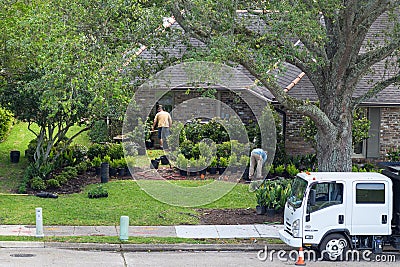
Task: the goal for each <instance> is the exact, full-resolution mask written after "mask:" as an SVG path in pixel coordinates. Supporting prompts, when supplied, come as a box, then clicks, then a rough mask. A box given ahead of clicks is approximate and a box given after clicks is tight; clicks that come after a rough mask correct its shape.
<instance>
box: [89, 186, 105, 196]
mask: <svg viewBox="0 0 400 267" xmlns="http://www.w3.org/2000/svg"><path fill="white" fill-rule="evenodd" d="M88 197H89V198H100V197H108V191H107V189H106V188H105V187H103V186H101V185H98V186H97V187H95V188H92V189H90V190H89V191H88Z"/></svg>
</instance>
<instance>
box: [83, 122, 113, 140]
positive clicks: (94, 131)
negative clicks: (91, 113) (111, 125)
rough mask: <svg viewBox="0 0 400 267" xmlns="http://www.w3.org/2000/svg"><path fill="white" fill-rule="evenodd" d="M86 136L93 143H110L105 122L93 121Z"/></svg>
mask: <svg viewBox="0 0 400 267" xmlns="http://www.w3.org/2000/svg"><path fill="white" fill-rule="evenodd" d="M88 136H89V138H90V141H92V142H93V143H103V142H108V141H110V137H109V136H108V129H107V124H106V122H105V121H104V120H99V121H95V122H94V123H93V126H92V127H91V128H90V130H89V133H88Z"/></svg>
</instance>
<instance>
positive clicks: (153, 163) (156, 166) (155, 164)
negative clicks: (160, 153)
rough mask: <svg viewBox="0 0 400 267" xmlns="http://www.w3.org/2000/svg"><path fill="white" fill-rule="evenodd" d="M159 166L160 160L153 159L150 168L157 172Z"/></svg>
mask: <svg viewBox="0 0 400 267" xmlns="http://www.w3.org/2000/svg"><path fill="white" fill-rule="evenodd" d="M159 164H160V160H159V159H152V160H151V164H150V168H152V169H156V170H157V169H158V165H159Z"/></svg>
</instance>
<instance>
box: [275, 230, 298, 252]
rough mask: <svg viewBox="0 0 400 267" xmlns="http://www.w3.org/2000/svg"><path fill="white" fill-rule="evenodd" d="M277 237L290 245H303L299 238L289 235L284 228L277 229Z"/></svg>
mask: <svg viewBox="0 0 400 267" xmlns="http://www.w3.org/2000/svg"><path fill="white" fill-rule="evenodd" d="M279 238H280V239H281V240H282V241H283V242H285V243H286V244H288V245H289V246H291V247H296V248H300V247H302V246H303V241H302V239H301V238H297V237H293V236H291V235H290V234H288V233H287V232H285V230H284V229H281V230H279Z"/></svg>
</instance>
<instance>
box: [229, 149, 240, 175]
mask: <svg viewBox="0 0 400 267" xmlns="http://www.w3.org/2000/svg"><path fill="white" fill-rule="evenodd" d="M228 162H229V163H228V164H229V167H230V168H231V170H232V173H236V172H237V171H238V165H237V163H238V158H237V155H236V153H232V154H231V155H230V156H229V158H228Z"/></svg>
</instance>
